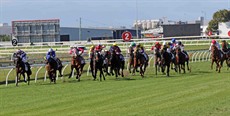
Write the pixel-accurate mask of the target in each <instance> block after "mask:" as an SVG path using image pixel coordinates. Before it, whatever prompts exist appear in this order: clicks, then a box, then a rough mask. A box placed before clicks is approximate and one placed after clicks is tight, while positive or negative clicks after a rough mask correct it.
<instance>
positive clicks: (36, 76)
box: [35, 66, 43, 83]
mask: <svg viewBox="0 0 230 116" xmlns="http://www.w3.org/2000/svg"><path fill="white" fill-rule="evenodd" d="M42 67H43V66H41V67H40V68H39V69H38V70H37V72H36V75H35V83H36V82H37V78H38V73H39V71H40V70H41V69H42Z"/></svg>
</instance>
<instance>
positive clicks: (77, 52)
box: [69, 46, 85, 64]
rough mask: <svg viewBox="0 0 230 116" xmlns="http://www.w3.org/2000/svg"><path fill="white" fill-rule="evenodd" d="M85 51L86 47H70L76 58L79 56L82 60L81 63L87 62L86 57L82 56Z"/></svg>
mask: <svg viewBox="0 0 230 116" xmlns="http://www.w3.org/2000/svg"><path fill="white" fill-rule="evenodd" d="M83 53H84V49H83V48H80V47H77V46H75V47H73V48H72V49H70V51H69V54H71V55H72V56H73V57H74V58H77V57H79V58H80V60H81V64H85V60H84V58H83V57H82V56H81V55H82V54H83Z"/></svg>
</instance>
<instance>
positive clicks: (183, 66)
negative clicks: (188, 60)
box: [182, 62, 185, 73]
mask: <svg viewBox="0 0 230 116" xmlns="http://www.w3.org/2000/svg"><path fill="white" fill-rule="evenodd" d="M182 69H183V71H184V73H185V62H184V63H183V64H182Z"/></svg>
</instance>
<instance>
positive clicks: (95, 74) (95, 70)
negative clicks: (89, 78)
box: [94, 68, 97, 80]
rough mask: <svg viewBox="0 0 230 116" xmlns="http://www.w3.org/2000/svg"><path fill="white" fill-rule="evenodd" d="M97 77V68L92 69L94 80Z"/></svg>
mask: <svg viewBox="0 0 230 116" xmlns="http://www.w3.org/2000/svg"><path fill="white" fill-rule="evenodd" d="M96 78H97V68H95V69H94V80H96Z"/></svg>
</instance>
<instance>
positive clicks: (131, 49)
mask: <svg viewBox="0 0 230 116" xmlns="http://www.w3.org/2000/svg"><path fill="white" fill-rule="evenodd" d="M128 51H129V66H128V67H129V68H128V69H129V73H131V70H132V69H133V68H134V53H133V52H134V49H133V48H131V47H129V49H128Z"/></svg>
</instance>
